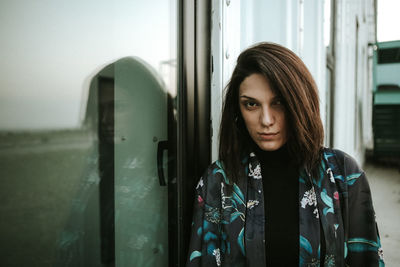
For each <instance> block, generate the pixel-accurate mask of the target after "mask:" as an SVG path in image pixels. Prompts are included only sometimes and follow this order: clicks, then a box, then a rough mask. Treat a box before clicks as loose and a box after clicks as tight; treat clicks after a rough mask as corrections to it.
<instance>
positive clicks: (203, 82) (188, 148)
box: [177, 0, 211, 266]
mask: <svg viewBox="0 0 400 267" xmlns="http://www.w3.org/2000/svg"><path fill="white" fill-rule="evenodd" d="M180 10H181V12H180V14H181V19H180V28H179V32H180V47H179V48H180V55H179V61H180V62H179V66H180V68H179V69H180V72H179V91H178V99H179V101H178V102H179V105H178V114H179V115H178V151H177V170H178V175H177V197H178V198H177V199H178V203H177V205H178V207H177V209H178V214H177V217H178V218H177V219H178V242H177V245H178V247H177V253H178V266H185V262H186V258H187V249H188V243H189V238H190V231H191V221H192V207H193V200H194V187H195V184H196V182H197V181H198V179H199V178H200V176H201V174H202V172H203V171H204V169H205V168H206V167H207V165H208V164H209V163H210V158H211V156H210V154H211V149H210V146H211V136H210V87H211V86H210V57H211V53H210V36H211V31H210V18H211V3H210V1H200V0H186V1H184V0H181V1H180Z"/></svg>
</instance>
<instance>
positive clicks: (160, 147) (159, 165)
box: [157, 141, 168, 186]
mask: <svg viewBox="0 0 400 267" xmlns="http://www.w3.org/2000/svg"><path fill="white" fill-rule="evenodd" d="M164 150H168V141H160V142H158V145H157V171H158V180H159V181H160V185H161V186H166V185H167V184H166V183H165V177H164V168H163V163H164V162H163V158H164V157H163V155H164Z"/></svg>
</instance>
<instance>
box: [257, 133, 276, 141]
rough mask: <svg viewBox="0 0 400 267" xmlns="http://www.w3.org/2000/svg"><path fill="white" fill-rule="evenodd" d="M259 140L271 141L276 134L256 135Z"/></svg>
mask: <svg viewBox="0 0 400 267" xmlns="http://www.w3.org/2000/svg"><path fill="white" fill-rule="evenodd" d="M258 135H259V136H260V139H261V140H272V139H274V138H275V137H276V136H277V135H278V133H258Z"/></svg>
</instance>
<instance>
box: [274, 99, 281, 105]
mask: <svg viewBox="0 0 400 267" xmlns="http://www.w3.org/2000/svg"><path fill="white" fill-rule="evenodd" d="M273 104H275V105H282V104H283V101H282V100H280V99H277V100H275V101H274V103H273Z"/></svg>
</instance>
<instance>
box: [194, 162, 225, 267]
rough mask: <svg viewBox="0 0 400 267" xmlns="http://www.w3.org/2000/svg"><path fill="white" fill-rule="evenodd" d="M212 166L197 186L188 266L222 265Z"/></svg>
mask: <svg viewBox="0 0 400 267" xmlns="http://www.w3.org/2000/svg"><path fill="white" fill-rule="evenodd" d="M215 180H216V179H215V177H214V175H213V174H212V169H211V167H210V168H209V169H208V170H207V171H206V173H205V174H204V175H203V177H202V178H201V179H200V181H199V183H198V184H197V186H196V193H195V201H194V209H193V221H192V231H191V238H190V244H189V253H188V259H187V263H186V266H189V267H200V266H207V267H212V266H220V265H221V255H220V249H219V245H220V235H221V234H220V218H221V214H220V209H219V208H218V206H219V205H218V194H219V190H218V186H217V184H218V183H216V181H215Z"/></svg>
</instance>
